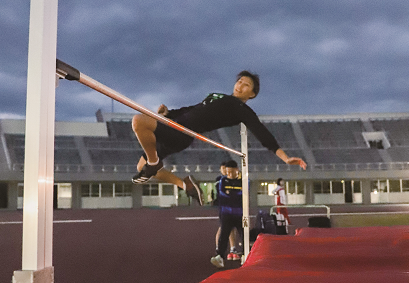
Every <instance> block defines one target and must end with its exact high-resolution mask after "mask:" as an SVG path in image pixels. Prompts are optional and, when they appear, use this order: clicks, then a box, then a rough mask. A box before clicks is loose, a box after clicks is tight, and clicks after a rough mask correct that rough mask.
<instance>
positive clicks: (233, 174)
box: [226, 167, 239, 179]
mask: <svg viewBox="0 0 409 283" xmlns="http://www.w3.org/2000/svg"><path fill="white" fill-rule="evenodd" d="M226 176H227V178H228V179H237V177H239V168H232V167H226Z"/></svg>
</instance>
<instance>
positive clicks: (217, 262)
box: [210, 160, 243, 268]
mask: <svg viewBox="0 0 409 283" xmlns="http://www.w3.org/2000/svg"><path fill="white" fill-rule="evenodd" d="M217 192H218V199H219V219H220V227H221V229H220V230H221V231H220V237H219V242H218V245H217V249H216V256H214V257H212V258H211V259H210V262H211V263H212V264H213V265H214V266H216V267H218V268H221V267H224V259H226V249H227V246H228V241H229V235H230V232H231V231H232V230H233V229H234V228H236V229H237V232H238V234H239V239H240V240H241V241H243V227H242V218H243V204H242V201H243V193H242V180H241V178H239V168H238V167H237V162H236V161H234V160H230V161H228V162H227V163H226V176H222V178H221V179H220V182H219V184H218V187H217ZM236 256H237V254H236ZM237 257H238V259H240V257H239V256H237Z"/></svg>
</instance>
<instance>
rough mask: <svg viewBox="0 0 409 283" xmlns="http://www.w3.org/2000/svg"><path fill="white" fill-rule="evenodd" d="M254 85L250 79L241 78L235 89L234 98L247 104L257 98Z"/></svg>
mask: <svg viewBox="0 0 409 283" xmlns="http://www.w3.org/2000/svg"><path fill="white" fill-rule="evenodd" d="M253 87H254V83H253V80H252V79H251V78H249V77H241V78H240V79H239V80H238V81H237V82H236V83H235V84H234V88H233V96H235V97H237V98H238V99H240V100H242V101H243V102H246V101H247V100H249V99H251V98H253V97H255V96H256V95H255V93H254V92H253Z"/></svg>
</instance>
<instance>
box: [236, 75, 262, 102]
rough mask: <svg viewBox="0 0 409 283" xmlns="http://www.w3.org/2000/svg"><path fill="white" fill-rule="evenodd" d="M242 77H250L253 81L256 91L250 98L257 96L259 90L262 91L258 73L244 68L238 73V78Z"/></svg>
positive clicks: (254, 90)
mask: <svg viewBox="0 0 409 283" xmlns="http://www.w3.org/2000/svg"><path fill="white" fill-rule="evenodd" d="M241 77H249V78H250V79H251V80H252V81H253V92H254V97H251V98H250V99H253V98H255V97H256V96H257V95H258V92H259V91H260V78H259V76H258V75H257V74H255V73H251V72H250V71H247V70H244V71H241V72H240V73H239V74H238V75H237V80H236V82H237V81H238V80H240V78H241Z"/></svg>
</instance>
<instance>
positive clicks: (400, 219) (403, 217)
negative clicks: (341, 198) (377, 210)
mask: <svg viewBox="0 0 409 283" xmlns="http://www.w3.org/2000/svg"><path fill="white" fill-rule="evenodd" d="M395 225H409V214H388V215H382V214H375V215H334V216H331V226H332V227H368V226H395Z"/></svg>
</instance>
